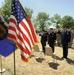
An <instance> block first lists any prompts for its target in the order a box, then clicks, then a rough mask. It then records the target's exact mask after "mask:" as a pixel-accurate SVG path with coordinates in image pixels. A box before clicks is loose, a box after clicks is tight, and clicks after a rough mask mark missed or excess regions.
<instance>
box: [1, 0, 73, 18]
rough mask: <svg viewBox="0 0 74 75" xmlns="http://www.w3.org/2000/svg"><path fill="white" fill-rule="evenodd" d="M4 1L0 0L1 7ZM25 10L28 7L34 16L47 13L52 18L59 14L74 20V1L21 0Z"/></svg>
mask: <svg viewBox="0 0 74 75" xmlns="http://www.w3.org/2000/svg"><path fill="white" fill-rule="evenodd" d="M3 1H4V0H0V7H1V5H2V2H3ZM19 1H20V2H21V4H22V6H23V8H25V7H27V8H30V9H32V10H33V16H37V14H38V13H39V12H46V13H47V14H49V15H50V16H51V17H52V16H53V15H54V14H56V13H57V14H58V15H60V16H61V17H63V16H65V15H69V16H72V17H73V18H74V9H73V8H74V0H19Z"/></svg>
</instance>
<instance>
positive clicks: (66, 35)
mask: <svg viewBox="0 0 74 75" xmlns="http://www.w3.org/2000/svg"><path fill="white" fill-rule="evenodd" d="M58 33H59V34H61V44H62V48H63V57H62V59H64V58H65V59H67V56H68V45H69V44H70V41H71V32H70V31H69V30H67V27H66V26H65V25H64V26H63V28H62V30H61V31H59V32H58Z"/></svg>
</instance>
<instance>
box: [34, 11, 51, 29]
mask: <svg viewBox="0 0 74 75" xmlns="http://www.w3.org/2000/svg"><path fill="white" fill-rule="evenodd" d="M48 24H50V22H49V15H48V14H47V13H45V12H39V13H38V15H37V16H36V18H35V20H34V25H35V27H38V28H39V29H40V30H43V29H47V27H48Z"/></svg>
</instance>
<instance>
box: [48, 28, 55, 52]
mask: <svg viewBox="0 0 74 75" xmlns="http://www.w3.org/2000/svg"><path fill="white" fill-rule="evenodd" d="M47 39H48V44H49V46H50V47H51V48H52V51H53V53H54V45H55V41H56V33H55V31H54V30H53V28H50V29H49V31H48V37H47Z"/></svg>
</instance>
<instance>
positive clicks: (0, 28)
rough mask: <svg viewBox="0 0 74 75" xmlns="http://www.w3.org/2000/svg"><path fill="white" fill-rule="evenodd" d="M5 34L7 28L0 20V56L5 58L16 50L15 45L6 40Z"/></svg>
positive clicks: (0, 19)
mask: <svg viewBox="0 0 74 75" xmlns="http://www.w3.org/2000/svg"><path fill="white" fill-rule="evenodd" d="M7 34H8V28H7V26H6V25H5V24H4V22H3V21H2V18H0V54H1V55H2V56H5V57H6V56H8V55H10V54H11V53H12V52H13V51H14V50H15V49H16V45H15V43H14V42H13V41H12V40H8V39H7Z"/></svg>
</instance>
